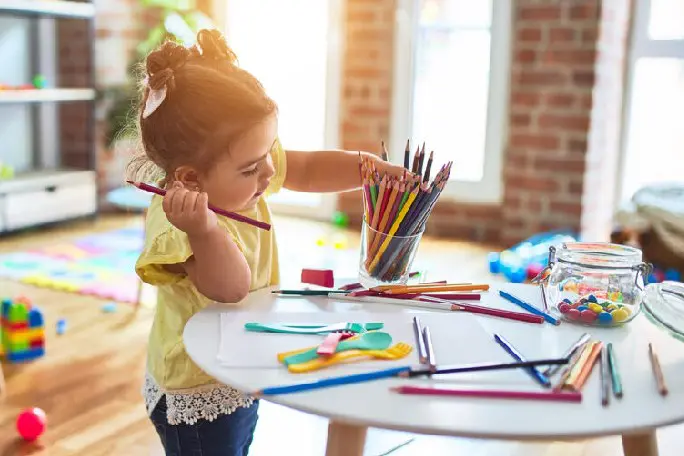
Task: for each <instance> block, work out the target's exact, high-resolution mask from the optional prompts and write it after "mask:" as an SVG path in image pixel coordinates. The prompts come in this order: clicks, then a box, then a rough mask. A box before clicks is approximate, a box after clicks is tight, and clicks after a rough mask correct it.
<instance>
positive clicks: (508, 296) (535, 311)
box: [499, 290, 560, 325]
mask: <svg viewBox="0 0 684 456" xmlns="http://www.w3.org/2000/svg"><path fill="white" fill-rule="evenodd" d="M499 295H500V296H501V297H503V298H505V299H506V300H508V301H510V302H512V303H513V304H516V305H518V306H520V307H522V308H523V309H525V310H526V311H528V312H530V313H533V314H535V315H540V316H542V317H544V320H546V321H547V322H548V323H551V324H552V325H560V320H558V319H556V318H553V317H552V316H551V315H549V314H547V313H546V312H544V311H543V310H541V309H538V308H536V307H534V306H533V305H532V304H530V303H529V302H526V301H523V300H522V299H520V298H517V297H515V296H513V295H512V294H510V293H508V292H506V291H503V290H499Z"/></svg>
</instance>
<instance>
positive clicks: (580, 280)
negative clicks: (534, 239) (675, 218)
mask: <svg viewBox="0 0 684 456" xmlns="http://www.w3.org/2000/svg"><path fill="white" fill-rule="evenodd" d="M650 270H651V265H649V264H647V263H644V262H642V257H641V250H639V249H636V248H634V247H628V246H625V245H619V244H610V243H588V242H566V243H563V244H561V245H559V246H552V247H550V248H549V265H548V267H547V268H546V269H545V270H544V271H543V272H542V279H541V280H542V281H543V283H544V291H545V294H546V299H547V302H548V305H549V306H552V307H553V308H554V309H555V310H557V311H558V312H559V313H560V315H561V316H562V318H563V319H564V320H566V321H570V322H573V323H578V324H583V325H589V326H602V327H613V326H621V325H623V324H625V323H627V322H629V321H631V320H632V319H633V318H634V317H636V316H637V315H638V314H639V312H640V310H641V304H642V298H643V291H644V286H645V281H646V279H645V277H648V274H649V273H650Z"/></svg>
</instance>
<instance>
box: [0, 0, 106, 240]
mask: <svg viewBox="0 0 684 456" xmlns="http://www.w3.org/2000/svg"><path fill="white" fill-rule="evenodd" d="M94 17H95V7H94V5H93V4H92V3H90V2H77V1H65V0H44V1H43V0H0V59H2V60H3V61H12V62H17V63H16V64H13V65H9V66H4V67H3V66H0V84H4V85H5V86H19V85H23V84H27V83H29V82H30V81H31V80H32V78H33V76H34V75H36V74H41V75H43V76H44V77H45V79H46V80H47V82H48V86H47V87H46V88H43V89H19V90H13V89H10V90H7V89H0V145H1V146H0V162H3V163H5V164H7V163H9V164H11V165H13V166H14V167H15V168H16V169H17V171H16V173H15V176H14V177H13V178H11V179H0V235H2V234H5V233H9V232H13V231H17V230H21V229H25V228H30V227H34V226H39V225H43V224H47V223H54V222H59V221H63V220H68V219H73V218H78V217H86V216H94V215H96V214H97V211H98V203H97V201H98V195H97V181H96V177H97V176H96V171H95V170H96V169H97V163H96V147H95V131H94V121H95V98H96V90H95V87H94V68H93V67H92V65H93V62H94V58H93V42H94V40H93V38H94V33H93V29H94V27H93V25H94V24H93V23H94ZM64 19H68V20H74V19H76V20H83V21H86V24H85V26H86V27H87V29H88V34H89V45H88V48H89V53H90V55H89V56H86V57H87V58H88V60H89V62H90V68H89V69H88V70H89V78H88V79H89V82H90V84H89V85H90V87H77V88H67V87H60V81H59V80H60V74H59V73H60V72H59V71H58V68H59V53H58V45H57V43H58V39H59V36H58V33H57V30H58V21H60V20H64ZM53 86H54V87H53ZM60 103H87V105H86V106H85V107H84V110H85V112H86V113H87V114H89V115H88V116H87V119H88V120H86V125H85V128H83V132H84V134H85V135H86V136H87V137H85V138H83V140H84V141H85V142H81V141H80V139H79V146H78V147H79V149H78V153H77V156H78V157H81V158H82V160H80V161H82V162H83V166H79V168H78V169H68V168H66V167H65V166H64V164H63V163H62V162H64V161H65V160H64V157H66V156H67V155H68V153H67V152H71V150H72V149H69V150H62V148H63V147H68V145H66V146H65V145H64V142H65V141H61V138H62V134H63V133H62V129H61V127H60V119H61V116H60V109H59V106H60ZM78 109H80V108H78ZM69 134H72V133H71V132H70V133H69ZM84 144H87V149H86V148H85V147H84ZM74 150H76V149H74ZM82 154H86V155H82ZM72 156H73V154H72ZM68 160H69V159H66V161H68Z"/></svg>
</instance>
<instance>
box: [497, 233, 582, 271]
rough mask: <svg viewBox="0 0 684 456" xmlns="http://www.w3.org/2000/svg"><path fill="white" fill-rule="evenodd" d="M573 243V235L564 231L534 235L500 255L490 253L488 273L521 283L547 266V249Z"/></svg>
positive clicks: (575, 239)
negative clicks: (501, 275) (564, 243)
mask: <svg viewBox="0 0 684 456" xmlns="http://www.w3.org/2000/svg"><path fill="white" fill-rule="evenodd" d="M575 241H577V238H576V236H575V234H574V233H572V232H570V231H565V230H558V231H549V232H547V233H540V234H536V235H534V236H532V237H530V238H528V239H525V240H524V241H522V242H521V243H519V244H517V245H515V246H513V247H511V248H510V249H507V250H504V251H503V252H501V253H499V252H491V253H490V254H489V255H488V261H489V272H491V273H492V274H503V275H504V277H506V279H508V280H509V281H510V282H513V283H522V282H524V281H525V279H532V278H534V277H535V276H536V275H537V274H538V273H539V272H541V271H542V269H544V268H545V267H546V266H547V264H548V261H549V247H551V246H552V245H558V244H561V243H563V242H575Z"/></svg>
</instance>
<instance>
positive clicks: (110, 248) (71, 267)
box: [0, 225, 143, 303]
mask: <svg viewBox="0 0 684 456" xmlns="http://www.w3.org/2000/svg"><path fill="white" fill-rule="evenodd" d="M142 245H143V228H142V225H140V226H131V227H127V228H123V229H118V230H114V231H108V232H104V233H97V234H93V235H89V236H87V237H83V238H79V239H76V240H74V241H71V242H63V243H59V244H53V245H50V246H45V247H41V248H37V249H35V250H29V251H25V252H14V253H7V254H3V255H0V277H4V278H7V279H11V280H16V281H20V282H23V283H27V284H31V285H35V286H38V287H45V288H52V289H55V290H61V291H65V292H71V293H78V294H83V295H91V296H96V297H99V298H103V299H109V300H112V301H118V302H127V303H134V302H135V300H136V298H137V292H138V277H137V276H136V274H135V271H134V265H135V262H136V260H137V258H138V255H139V254H140V250H141V249H142Z"/></svg>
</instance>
